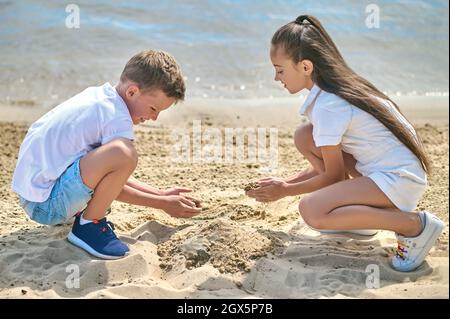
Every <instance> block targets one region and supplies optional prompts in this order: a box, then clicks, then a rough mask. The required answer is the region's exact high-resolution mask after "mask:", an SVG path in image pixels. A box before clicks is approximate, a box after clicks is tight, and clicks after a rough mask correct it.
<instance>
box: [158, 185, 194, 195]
mask: <svg viewBox="0 0 450 319" xmlns="http://www.w3.org/2000/svg"><path fill="white" fill-rule="evenodd" d="M190 192H192V189H190V188H186V187H173V188H169V189H167V190H165V191H161V196H169V195H180V194H181V193H190Z"/></svg>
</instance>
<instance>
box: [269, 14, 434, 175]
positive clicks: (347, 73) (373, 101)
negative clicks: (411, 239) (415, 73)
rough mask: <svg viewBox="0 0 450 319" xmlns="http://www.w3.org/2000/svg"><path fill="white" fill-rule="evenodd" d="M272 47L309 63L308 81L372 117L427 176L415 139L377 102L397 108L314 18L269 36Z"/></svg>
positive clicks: (300, 19) (304, 18)
mask: <svg viewBox="0 0 450 319" xmlns="http://www.w3.org/2000/svg"><path fill="white" fill-rule="evenodd" d="M272 47H273V48H275V49H279V48H281V49H283V52H284V54H285V55H286V56H288V57H289V58H290V59H292V61H293V62H294V63H298V62H300V61H302V60H305V59H306V60H310V61H311V62H312V63H313V65H314V70H313V73H312V80H313V81H314V83H315V84H317V85H318V86H319V87H320V88H321V89H322V90H324V91H326V92H330V93H333V94H336V95H337V96H339V97H341V98H342V99H344V100H346V101H347V102H349V103H350V104H352V105H354V106H356V107H358V108H360V109H361V110H363V111H365V112H367V113H369V114H371V115H373V116H374V117H375V118H376V119H377V120H378V121H380V122H381V123H382V124H383V125H384V126H385V127H386V128H387V129H389V130H390V131H391V132H392V133H393V134H394V135H395V136H396V137H397V138H398V139H399V140H400V142H402V143H403V144H404V145H406V147H408V149H409V150H410V151H411V152H413V153H414V155H416V156H417V158H418V159H419V160H420V162H421V164H422V167H423V169H424V170H425V172H427V173H428V174H429V173H430V170H431V165H430V162H429V160H428V158H427V156H426V154H425V151H424V149H423V145H422V142H421V141H420V138H419V136H418V135H414V132H412V131H411V130H410V129H409V128H408V127H407V126H405V125H404V124H402V123H401V121H400V120H399V119H398V118H397V117H396V116H395V115H394V114H393V113H392V112H391V111H390V110H389V109H388V108H387V107H386V106H385V105H384V104H383V101H381V100H379V99H378V98H381V99H384V100H387V101H389V102H390V103H392V104H393V105H394V106H395V108H396V109H397V110H398V111H399V112H400V114H402V113H401V111H400V109H399V108H398V106H397V104H395V103H394V102H393V101H392V100H391V99H390V98H389V97H387V96H386V95H385V94H383V93H382V92H380V91H379V90H378V89H377V88H376V87H375V86H374V85H373V84H371V83H370V82H369V81H367V80H366V79H364V78H363V77H361V76H359V75H358V74H356V73H355V72H354V71H353V70H352V69H351V68H350V67H349V66H348V65H347V63H346V62H345V61H344V58H343V57H342V55H341V54H340V53H339V50H338V48H337V47H336V45H335V44H334V42H333V40H332V39H331V37H330V36H329V35H328V33H327V32H326V31H325V29H324V28H323V26H322V24H321V23H320V22H319V20H318V19H317V18H315V17H313V16H309V15H301V16H299V17H298V18H297V19H296V20H295V21H293V22H290V23H288V24H286V25H284V26H283V27H281V28H280V29H278V31H277V32H275V34H274V35H273V37H272ZM377 97H378V98H377ZM402 115H403V114H402ZM405 119H406V118H405Z"/></svg>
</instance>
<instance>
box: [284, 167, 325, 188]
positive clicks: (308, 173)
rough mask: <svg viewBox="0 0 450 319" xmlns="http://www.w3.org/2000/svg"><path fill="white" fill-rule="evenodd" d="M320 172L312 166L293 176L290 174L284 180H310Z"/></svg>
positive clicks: (288, 181) (293, 181)
mask: <svg viewBox="0 0 450 319" xmlns="http://www.w3.org/2000/svg"><path fill="white" fill-rule="evenodd" d="M318 174H319V173H318V172H317V171H316V170H315V169H314V167H312V166H310V167H308V168H307V169H305V170H304V171H301V172H300V173H297V174H295V175H293V176H289V177H288V178H285V179H284V181H285V182H286V183H289V184H293V183H298V182H303V181H305V180H308V179H310V178H312V177H314V176H317V175H318Z"/></svg>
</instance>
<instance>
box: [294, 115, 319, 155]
mask: <svg viewBox="0 0 450 319" xmlns="http://www.w3.org/2000/svg"><path fill="white" fill-rule="evenodd" d="M312 130H313V126H312V124H311V123H307V124H302V125H300V126H299V127H298V128H297V129H296V130H295V134H294V143H295V146H296V147H297V149H298V151H299V152H300V153H302V154H305V153H307V152H310V151H311V148H312V146H313V145H314V140H313V135H312Z"/></svg>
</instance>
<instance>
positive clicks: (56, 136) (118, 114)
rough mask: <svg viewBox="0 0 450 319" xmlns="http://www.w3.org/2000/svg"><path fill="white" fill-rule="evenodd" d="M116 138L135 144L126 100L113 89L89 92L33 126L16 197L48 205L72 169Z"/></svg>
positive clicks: (22, 150)
mask: <svg viewBox="0 0 450 319" xmlns="http://www.w3.org/2000/svg"><path fill="white" fill-rule="evenodd" d="M117 137H122V138H126V139H130V140H134V134H133V121H132V119H131V116H130V113H129V111H128V108H127V105H126V104H125V102H124V100H123V99H122V98H121V97H120V95H119V94H118V93H117V91H116V89H115V88H114V87H112V86H111V85H110V84H109V83H105V84H104V85H102V86H99V87H89V88H87V89H85V90H84V91H83V92H81V93H79V94H77V95H75V96H74V97H72V98H70V99H69V100H67V101H65V102H63V103H62V104H60V105H58V106H56V107H55V108H53V109H52V110H51V111H50V112H48V113H47V114H45V115H44V116H42V117H41V118H40V119H38V120H37V121H36V122H34V123H33V124H32V125H31V127H30V128H29V130H28V132H27V135H26V136H25V139H24V141H23V142H22V145H21V146H20V150H19V157H18V160H17V165H16V169H15V171H14V175H13V181H12V189H13V191H14V192H16V193H17V194H19V195H20V196H22V197H23V198H25V199H26V200H29V201H32V202H44V201H45V200H47V198H48V197H49V196H50V193H51V191H52V188H53V186H54V184H55V182H56V180H57V179H58V178H59V177H60V176H61V175H62V173H63V172H64V171H65V170H66V168H67V167H69V166H70V165H71V164H72V163H73V162H75V161H76V160H77V159H79V158H81V157H83V156H84V155H86V154H87V153H88V152H89V151H91V150H93V149H94V148H97V147H99V146H100V145H103V144H105V143H108V142H110V141H111V140H112V139H114V138H117Z"/></svg>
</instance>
